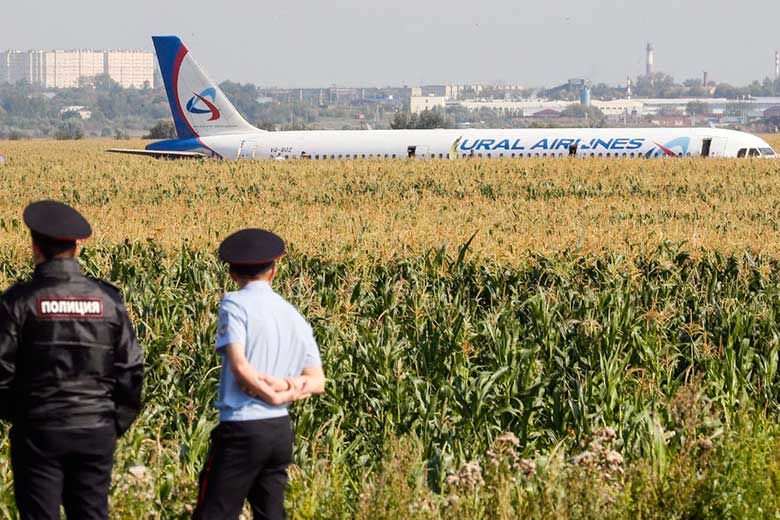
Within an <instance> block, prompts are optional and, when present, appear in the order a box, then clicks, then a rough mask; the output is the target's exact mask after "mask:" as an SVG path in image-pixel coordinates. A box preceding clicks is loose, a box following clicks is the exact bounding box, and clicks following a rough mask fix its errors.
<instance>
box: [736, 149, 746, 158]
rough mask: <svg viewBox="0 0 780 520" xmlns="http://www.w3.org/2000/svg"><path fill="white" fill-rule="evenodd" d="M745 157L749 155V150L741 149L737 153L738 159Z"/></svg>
mask: <svg viewBox="0 0 780 520" xmlns="http://www.w3.org/2000/svg"><path fill="white" fill-rule="evenodd" d="M745 155H747V148H740V149H739V151H738V152H737V157H740V158H742V157H745Z"/></svg>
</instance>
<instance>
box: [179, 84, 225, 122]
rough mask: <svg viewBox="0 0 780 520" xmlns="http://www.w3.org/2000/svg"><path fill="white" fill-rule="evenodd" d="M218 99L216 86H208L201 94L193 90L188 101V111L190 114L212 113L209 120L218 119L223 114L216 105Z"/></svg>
mask: <svg viewBox="0 0 780 520" xmlns="http://www.w3.org/2000/svg"><path fill="white" fill-rule="evenodd" d="M209 99H210V101H209ZM216 99H217V90H216V89H215V88H207V89H206V90H204V91H203V92H201V93H200V94H196V93H195V92H193V96H192V97H191V98H190V100H189V101H187V112H189V113H190V114H211V117H210V118H209V121H216V120H217V119H219V118H220V117H221V116H222V114H220V113H219V109H218V108H217V107H216V105H214V102H215V101H216ZM201 103H202V104H203V105H205V108H203V107H202V106H201Z"/></svg>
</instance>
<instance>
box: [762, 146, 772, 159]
mask: <svg viewBox="0 0 780 520" xmlns="http://www.w3.org/2000/svg"><path fill="white" fill-rule="evenodd" d="M761 155H763V156H765V157H774V155H775V151H774V150H772V149H771V148H761Z"/></svg>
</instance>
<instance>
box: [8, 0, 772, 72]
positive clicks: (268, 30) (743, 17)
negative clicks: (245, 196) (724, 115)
mask: <svg viewBox="0 0 780 520" xmlns="http://www.w3.org/2000/svg"><path fill="white" fill-rule="evenodd" d="M3 3H4V4H6V5H3V6H2V8H1V9H0V23H1V24H2V27H1V28H0V50H4V49H21V50H27V49H55V48H56V49H72V48H93V49H104V48H139V49H148V50H152V43H151V39H150V36H151V35H152V34H176V35H178V36H180V37H181V38H182V40H184V42H185V44H186V45H187V47H188V48H189V49H190V51H191V52H192V53H193V54H194V55H195V57H196V58H197V59H198V61H200V63H201V64H202V65H203V66H204V67H205V68H206V70H207V71H208V72H209V74H210V75H211V76H212V77H213V78H214V79H216V80H217V81H222V80H225V79H230V80H233V81H239V82H251V83H255V84H258V85H263V86H278V87H326V86H333V85H338V86H402V85H421V84H442V83H486V84H489V83H508V84H519V85H524V86H547V87H550V86H554V85H557V84H560V83H562V82H564V81H566V80H567V79H568V78H577V77H584V78H587V79H589V80H591V81H592V82H594V83H599V82H605V83H609V84H623V83H625V81H626V77H627V76H631V77H636V76H637V75H639V74H642V73H643V72H644V67H645V65H644V63H645V57H644V55H645V52H644V49H645V45H646V44H647V42H653V44H654V45H655V63H656V70H657V71H662V72H666V73H668V74H671V75H672V76H674V78H675V79H677V80H678V81H682V80H683V79H686V78H694V77H701V75H702V71H705V70H706V71H708V73H709V77H710V79H712V80H714V81H718V82H721V81H723V82H729V83H734V84H746V83H748V82H749V81H751V80H753V79H762V78H764V77H767V76H770V75H771V74H772V72H773V68H774V51H775V50H780V1H778V0H743V1H741V2H734V1H733V0H707V1H703V0H653V1H648V2H637V1H629V0H590V1H588V0H559V1H556V0H546V1H545V0H535V1H533V2H527V1H524V0H470V1H464V0H450V1H442V0H417V1H412V0H395V1H375V0H285V1H283V2H272V1H270V0H253V1H242V2H236V1H229V0H224V1H215V0H208V1H206V0H188V1H186V2H185V1H181V0H133V1H131V2H113V1H108V2H107V1H105V0H70V1H67V2H63V1H62V0H37V1H36V0H26V1H12V0H3Z"/></svg>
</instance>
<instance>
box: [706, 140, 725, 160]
mask: <svg viewBox="0 0 780 520" xmlns="http://www.w3.org/2000/svg"><path fill="white" fill-rule="evenodd" d="M727 141H728V139H727V138H725V137H713V138H712V141H711V142H710V157H725V156H726V142H727Z"/></svg>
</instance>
